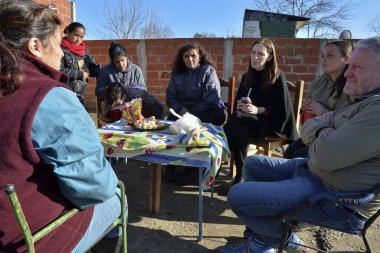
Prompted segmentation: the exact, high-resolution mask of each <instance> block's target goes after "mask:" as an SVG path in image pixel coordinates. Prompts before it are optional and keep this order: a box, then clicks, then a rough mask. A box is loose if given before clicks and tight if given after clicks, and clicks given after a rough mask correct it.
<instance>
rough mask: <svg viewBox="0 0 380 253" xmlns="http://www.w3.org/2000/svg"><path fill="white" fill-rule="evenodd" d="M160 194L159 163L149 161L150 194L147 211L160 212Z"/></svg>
mask: <svg viewBox="0 0 380 253" xmlns="http://www.w3.org/2000/svg"><path fill="white" fill-rule="evenodd" d="M160 196H161V164H157V163H151V165H150V194H149V212H151V213H152V212H155V213H159V212H160Z"/></svg>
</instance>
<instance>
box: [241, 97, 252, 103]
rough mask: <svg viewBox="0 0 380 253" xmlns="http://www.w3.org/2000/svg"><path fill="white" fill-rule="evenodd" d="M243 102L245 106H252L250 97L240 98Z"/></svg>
mask: <svg viewBox="0 0 380 253" xmlns="http://www.w3.org/2000/svg"><path fill="white" fill-rule="evenodd" d="M240 100H241V102H242V103H244V104H251V103H252V102H251V99H250V98H249V97H242V98H240Z"/></svg>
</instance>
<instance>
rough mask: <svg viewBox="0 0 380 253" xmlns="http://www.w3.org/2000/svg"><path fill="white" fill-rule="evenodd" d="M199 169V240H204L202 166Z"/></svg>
mask: <svg viewBox="0 0 380 253" xmlns="http://www.w3.org/2000/svg"><path fill="white" fill-rule="evenodd" d="M198 170H199V198H198V201H199V203H198V227H199V233H198V242H201V241H202V224H203V189H202V178H203V173H202V168H198Z"/></svg>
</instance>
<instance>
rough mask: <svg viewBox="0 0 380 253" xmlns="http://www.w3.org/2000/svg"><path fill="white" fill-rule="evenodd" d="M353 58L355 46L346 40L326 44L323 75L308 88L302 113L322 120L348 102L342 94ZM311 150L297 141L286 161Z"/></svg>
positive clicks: (323, 53)
mask: <svg viewBox="0 0 380 253" xmlns="http://www.w3.org/2000/svg"><path fill="white" fill-rule="evenodd" d="M351 54H352V45H351V44H350V43H349V42H347V41H344V40H336V41H332V42H329V43H327V44H326V46H325V47H324V48H323V51H322V61H321V66H322V70H323V72H324V74H323V75H322V76H320V77H318V78H317V79H315V80H314V81H313V82H312V83H311V84H310V86H309V92H308V94H307V95H306V98H305V99H304V100H303V102H302V107H301V110H302V111H303V112H304V113H308V114H311V115H312V116H313V117H319V116H321V115H322V114H325V113H327V112H329V111H335V110H336V109H338V108H339V107H340V106H341V105H342V104H344V102H346V101H347V100H348V97H347V94H346V93H344V92H343V88H344V86H345V85H346V80H347V78H345V77H344V72H345V71H346V69H347V67H348V64H347V63H348V59H349V58H350V56H351ZM308 151H309V148H308V146H306V145H305V144H303V142H302V140H301V139H298V140H296V141H295V142H293V143H292V144H290V145H289V147H288V148H287V149H286V150H285V153H284V158H287V159H292V158H296V157H306V156H307V154H308Z"/></svg>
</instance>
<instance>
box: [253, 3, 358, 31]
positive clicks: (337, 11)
mask: <svg viewBox="0 0 380 253" xmlns="http://www.w3.org/2000/svg"><path fill="white" fill-rule="evenodd" d="M339 4H340V5H339ZM359 4H360V3H352V2H351V1H350V0H348V1H346V2H341V1H336V0H270V1H269V0H254V7H255V9H257V10H261V11H267V12H275V13H281V14H288V15H294V16H301V17H306V18H310V21H309V22H308V23H306V24H305V25H304V26H302V27H299V28H298V29H297V31H296V32H298V31H299V30H305V31H306V32H307V37H308V38H310V37H311V38H327V37H336V36H337V35H339V33H340V32H341V31H342V30H343V29H344V27H343V26H344V24H345V23H347V21H348V20H350V19H351V17H352V15H350V11H352V10H354V9H356V8H357V7H358V6H359Z"/></svg>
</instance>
